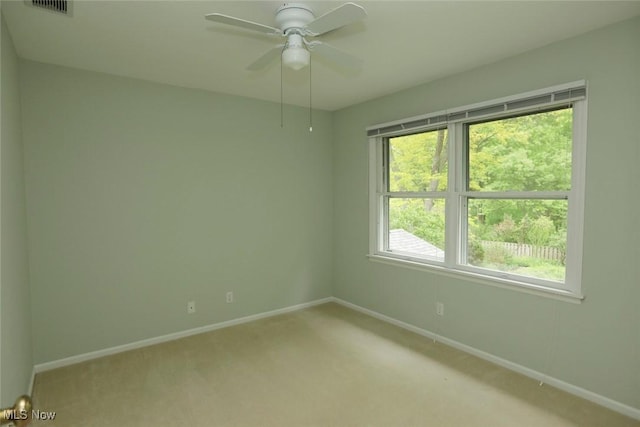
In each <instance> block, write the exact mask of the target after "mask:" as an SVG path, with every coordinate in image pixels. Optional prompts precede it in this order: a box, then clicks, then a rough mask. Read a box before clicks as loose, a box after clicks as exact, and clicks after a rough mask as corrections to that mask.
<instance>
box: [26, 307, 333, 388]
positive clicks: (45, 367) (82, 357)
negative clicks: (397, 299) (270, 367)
mask: <svg viewBox="0 0 640 427" xmlns="http://www.w3.org/2000/svg"><path fill="white" fill-rule="evenodd" d="M332 301H333V297H327V298H322V299H319V300H315V301H310V302H305V303H302V304H296V305H292V306H289V307H284V308H279V309H277V310H272V311H266V312H263V313H258V314H252V315H250V316H245V317H240V318H238V319H232V320H226V321H224V322H219V323H214V324H211V325H206V326H200V327H198V328H193V329H188V330H186V331H181V332H174V333H172V334H167V335H162V336H159V337H154V338H148V339H144V340H141V341H135V342H132V343H129V344H123V345H119V346H115V347H110V348H105V349H103V350H97V351H92V352H89V353H84V354H78V355H76V356H71V357H65V358H64V359H58V360H53V361H51V362H45V363H40V364H37V365H35V366H34V367H33V374H32V376H31V386H30V390H29V394H31V391H32V389H33V380H34V377H35V374H37V373H40V372H45V371H49V370H51V369H56V368H62V367H64V366H69V365H74V364H76V363H80V362H85V361H87V360H91V359H97V358H99V357H104V356H110V355H112V354H116V353H122V352H124V351H129V350H135V349H137V348H142V347H147V346H150V345H154V344H160V343H163V342H167V341H173V340H177V339H179V338H184V337H188V336H191V335H197V334H202V333H204V332H210V331H214V330H216V329H222V328H228V327H229V326H235V325H240V324H242V323H247V322H252V321H254V320H258V319H264V318H266V317H272V316H277V315H279V314H284V313H289V312H292V311H298V310H302V309H305V308H308V307H313V306H316V305H320V304H325V303H327V302H332Z"/></svg>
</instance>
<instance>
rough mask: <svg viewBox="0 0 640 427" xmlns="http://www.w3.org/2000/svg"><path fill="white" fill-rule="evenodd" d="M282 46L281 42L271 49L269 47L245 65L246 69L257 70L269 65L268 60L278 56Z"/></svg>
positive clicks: (270, 60)
mask: <svg viewBox="0 0 640 427" xmlns="http://www.w3.org/2000/svg"><path fill="white" fill-rule="evenodd" d="M283 47H284V45H283V44H281V45H279V46H276V47H274V48H272V49H269V50H268V51H267V53H265V54H264V55H262V56H261V57H260V58H258V59H257V60H255V61H254V62H253V63H251V64H250V65H249V66H248V67H247V70H249V71H258V70H261V69H263V68H264V67H266V66H267V65H269V63H270V62H272V61H273V60H274V59H276V58H277V57H278V56H280V53H281V52H282V48H283Z"/></svg>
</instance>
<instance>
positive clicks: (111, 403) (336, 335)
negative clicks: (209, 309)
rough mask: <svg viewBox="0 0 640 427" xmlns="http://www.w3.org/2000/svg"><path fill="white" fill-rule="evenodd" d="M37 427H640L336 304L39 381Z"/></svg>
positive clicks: (65, 371) (98, 361) (146, 350)
mask: <svg viewBox="0 0 640 427" xmlns="http://www.w3.org/2000/svg"><path fill="white" fill-rule="evenodd" d="M33 394H34V408H35V409H38V410H41V411H55V412H56V418H55V419H54V420H53V421H35V422H34V423H33V425H36V426H48V427H53V426H60V427H62V426H64V427H75V426H83V427H86V426H95V427H102V426H119V427H134V426H135V427H142V426H160V425H176V426H178V425H184V426H191V427H200V426H202V427H204V426H208V427H209V426H278V427H283V426H434V427H436V426H437V427H440V426H465V427H468V426H474V427H475V426H488V427H489V426H490V427H499V426H505V427H506V426H508V427H513V426H518V427H527V426H532V427H533V426H535V427H541V426H545V427H551V426H580V427H584V426H606V427H616V426H640V422H638V421H636V420H633V419H631V418H627V417H625V416H623V415H620V414H618V413H615V412H613V411H610V410H608V409H606V408H603V407H600V406H598V405H595V404H593V403H591V402H588V401H586V400H583V399H581V398H578V397H575V396H573V395H570V394H568V393H565V392H563V391H560V390H558V389H555V388H553V387H550V386H547V385H544V386H539V384H538V382H537V381H535V380H533V379H530V378H527V377H524V376H522V375H520V374H517V373H514V372H511V371H509V370H507V369H504V368H502V367H499V366H497V365H494V364H492V363H489V362H486V361H484V360H481V359H479V358H477V357H475V356H472V355H469V354H467V353H464V352H461V351H459V350H456V349H453V348H451V347H448V346H446V345H444V344H441V343H434V342H433V341H432V340H429V339H427V338H425V337H422V336H419V335H416V334H414V333H412V332H409V331H406V330H403V329H401V328H398V327H396V326H393V325H390V324H388V323H385V322H383V321H380V320H378V319H375V318H372V317H370V316H367V315H364V314H362V313H359V312H357V311H354V310H351V309H349V308H346V307H343V306H341V305H338V304H335V303H328V304H323V305H320V306H316V307H312V308H308V309H305V310H301V311H296V312H292V313H288V314H283V315H279V316H275V317H270V318H265V319H261V320H257V321H254V322H250V323H245V324H242V325H237V326H233V327H229V328H224V329H218V330H215V331H212V332H208V333H204V334H200V335H194V336H191V337H187V338H183V339H180V340H176V341H171V342H167V343H163V344H158V345H154V346H150V347H145V348H141V349H138V350H133V351H128V352H125V353H119V354H116V355H113V356H108V357H103V358H100V359H94V360H90V361H87V362H84V363H80V364H76V365H73V366H68V367H64V368H59V369H55V370H51V371H47V372H43V373H40V374H38V375H37V376H36V380H35V387H34V393H33Z"/></svg>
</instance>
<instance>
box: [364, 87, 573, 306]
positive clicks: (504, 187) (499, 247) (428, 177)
mask: <svg viewBox="0 0 640 427" xmlns="http://www.w3.org/2000/svg"><path fill="white" fill-rule="evenodd" d="M560 89H562V90H564V89H565V88H564V87H562V88H560ZM560 89H557V88H551V89H549V90H548V91H547V92H549V94H547V93H543V94H542V95H539V93H535V94H525V95H523V96H521V97H511V98H506V99H505V100H497V101H490V102H489V103H486V105H489V106H490V107H488V108H484V109H483V107H484V105H485V104H482V105H480V107H479V110H480V112H481V114H477V115H476V116H480V117H471V116H473V114H472V113H473V109H471V108H469V111H471V112H472V113H469V112H465V114H464V116H461V115H460V114H456V113H444V114H443V113H438V114H439V115H440V117H437V120H435V121H439V123H435V124H434V125H429V123H428V122H429V121H430V120H431V119H429V118H428V116H427V118H424V119H422V120H423V121H425V122H426V125H423V126H421V128H420V129H411V130H410V131H408V132H407V131H402V130H400V131H398V130H396V129H395V128H394V127H393V126H391V127H389V128H387V129H391V131H388V132H387V133H388V134H389V135H384V134H383V135H377V136H374V137H372V138H371V140H370V141H371V145H370V147H371V158H370V161H371V163H370V168H371V169H372V172H373V173H371V183H370V186H371V187H370V190H371V194H372V197H371V221H372V232H371V255H372V256H373V257H384V258H388V259H393V260H397V261H400V262H409V263H411V264H414V265H415V264H416V263H417V264H420V265H425V266H433V267H436V268H445V269H448V270H453V271H456V272H459V273H462V274H468V275H472V276H474V277H479V278H485V279H487V278H488V279H490V280H494V281H499V282H501V283H502V284H508V285H515V286H520V287H528V288H530V289H535V290H541V291H543V292H544V291H552V292H554V293H556V294H561V295H566V296H573V297H581V294H580V269H581V266H580V263H581V251H582V248H581V245H582V236H581V233H582V204H583V190H582V188H583V180H584V177H583V168H584V165H583V163H584V145H585V138H584V128H585V120H584V116H585V104H586V100H585V99H584V98H586V89H584V93H583V96H576V97H574V98H577V99H570V100H569V101H567V100H566V99H563V100H562V101H559V100H556V99H555V97H556V96H557V97H558V98H560V97H562V96H561V95H556V94H554V90H555V91H556V92H558V90H560ZM536 97H537V98H536ZM531 99H533V101H530V100H531ZM507 102H509V104H507ZM527 104H534V105H533V106H528V107H527V106H526V105H527ZM495 105H498V107H501V106H502V105H504V107H503V108H502V111H500V108H497V107H495ZM511 105H515V106H519V105H525V107H524V108H513V109H511V110H509V111H504V110H505V109H507V110H508V107H509V106H511ZM472 107H474V106H472ZM487 112H488V113H487ZM432 116H433V117H436V116H437V115H432ZM442 117H445V119H443V118H442ZM412 122H413V123H418V121H415V119H413V121H412ZM443 122H444V123H443ZM420 123H422V122H420ZM403 126H404V125H403ZM382 133H384V129H383V132H382Z"/></svg>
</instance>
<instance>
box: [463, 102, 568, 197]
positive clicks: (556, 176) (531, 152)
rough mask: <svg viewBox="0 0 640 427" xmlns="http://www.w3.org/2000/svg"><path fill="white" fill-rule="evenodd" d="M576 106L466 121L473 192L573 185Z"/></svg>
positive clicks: (470, 180)
mask: <svg viewBox="0 0 640 427" xmlns="http://www.w3.org/2000/svg"><path fill="white" fill-rule="evenodd" d="M572 121H573V116H572V108H565V109H562V110H556V111H547V112H543V113H538V114H529V115H526V116H520V117H512V118H508V119H502V120H494V121H490V122H484V123H476V124H470V125H468V128H467V130H468V147H467V149H468V153H469V183H468V188H469V190H470V191H508V190H513V191H562V190H569V189H570V187H571V141H572V126H573V125H572Z"/></svg>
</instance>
